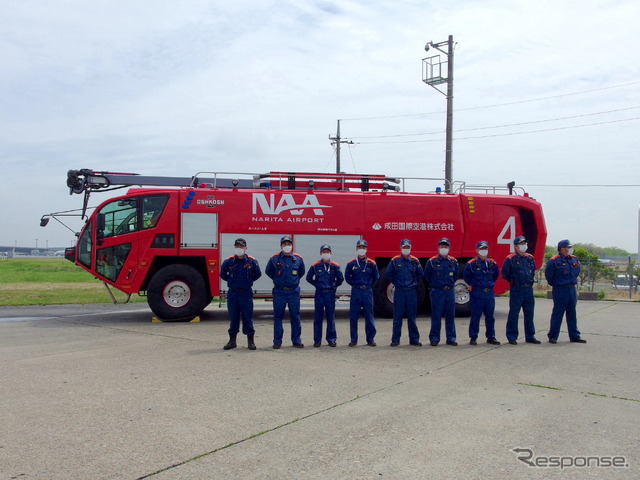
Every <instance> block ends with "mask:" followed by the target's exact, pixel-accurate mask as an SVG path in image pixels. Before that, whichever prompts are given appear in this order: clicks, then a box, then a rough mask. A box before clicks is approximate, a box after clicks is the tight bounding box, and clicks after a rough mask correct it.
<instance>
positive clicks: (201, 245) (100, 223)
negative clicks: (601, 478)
mask: <svg viewBox="0 0 640 480" xmlns="http://www.w3.org/2000/svg"><path fill="white" fill-rule="evenodd" d="M205 175H207V177H204V176H205ZM67 185H68V186H69V188H70V192H71V193H78V194H84V205H83V209H82V214H81V215H82V217H83V218H84V217H85V214H86V211H87V208H88V200H89V195H90V193H91V192H93V191H98V190H103V191H110V190H112V189H114V188H122V187H123V186H131V187H132V188H130V189H129V190H128V191H127V192H126V193H125V194H124V195H121V196H118V197H115V198H110V199H109V200H107V201H105V202H103V203H102V204H100V205H99V206H98V207H96V208H95V209H94V210H93V212H92V213H91V214H90V215H89V216H88V217H87V220H86V223H85V225H84V227H83V229H82V230H81V232H80V233H79V234H77V235H78V241H77V243H76V246H75V247H71V248H68V249H67V250H66V251H65V256H66V258H67V259H68V260H71V261H72V262H74V263H75V264H76V265H78V266H80V267H81V268H83V269H85V270H86V271H87V272H89V273H91V274H92V275H94V276H95V277H96V278H97V279H99V280H101V281H102V282H104V284H105V285H106V286H107V287H109V286H111V287H115V288H116V289H118V290H120V291H122V292H124V293H125V294H127V295H131V294H134V293H138V294H141V295H146V296H147V301H148V303H149V307H150V308H151V310H152V311H153V312H154V313H155V314H156V315H157V316H158V318H161V319H168V320H171V319H173V320H175V319H184V318H192V317H194V316H196V315H198V314H200V313H201V312H202V310H203V309H204V308H205V307H206V306H207V305H208V304H209V303H210V302H211V301H212V299H213V298H214V297H216V296H224V295H225V293H226V291H225V289H226V285H225V284H224V283H223V282H221V280H220V277H219V273H220V272H219V268H220V265H221V262H222V261H223V260H224V259H225V258H227V257H229V256H231V255H232V254H233V244H234V240H235V239H236V238H238V237H242V238H244V239H246V241H247V244H248V247H249V249H248V252H247V253H249V254H250V255H252V256H253V257H255V258H257V259H258V261H259V263H260V265H261V266H262V267H263V269H264V266H265V265H266V263H267V260H268V259H269V258H270V256H271V255H273V254H274V253H277V252H278V251H279V248H280V238H281V237H282V236H283V235H285V234H287V235H291V236H292V237H293V242H294V251H295V252H297V253H298V254H300V255H302V257H303V258H304V259H305V262H306V265H307V266H310V265H311V264H312V263H313V262H314V261H315V260H316V259H318V258H319V248H320V245H322V244H324V243H328V244H330V245H331V246H332V249H333V259H334V260H336V261H337V262H338V263H340V264H341V265H345V264H346V263H347V262H348V261H349V260H351V259H352V258H354V257H355V244H356V241H357V240H358V239H361V238H364V239H365V240H367V242H368V244H369V249H368V254H367V255H368V256H369V257H370V258H373V259H374V260H375V261H376V263H377V264H378V268H379V269H380V271H381V273H384V270H385V268H386V266H387V264H388V262H389V260H390V259H391V258H392V257H393V256H394V255H397V254H398V253H399V244H400V240H402V239H404V238H408V239H410V240H411V241H412V244H413V249H412V254H413V255H415V256H417V257H419V258H420V260H421V261H422V262H423V263H424V262H426V260H427V259H428V258H430V257H431V256H433V255H435V254H436V249H437V242H438V240H439V239H440V238H442V237H447V238H448V239H449V240H450V242H451V252H450V254H451V255H453V256H455V257H457V258H458V260H459V262H460V265H461V268H462V267H463V266H464V264H465V263H466V262H467V261H468V260H469V259H471V258H473V256H474V255H475V245H476V243H477V242H478V241H479V240H486V241H488V242H489V245H490V255H491V256H492V257H494V258H496V260H498V262H499V263H502V260H503V259H504V258H505V257H506V256H507V255H508V254H509V253H510V252H512V251H513V239H514V238H515V237H516V236H518V235H525V236H526V237H527V239H528V241H529V252H530V253H532V254H533V255H534V257H535V258H536V263H537V265H541V263H542V260H543V256H544V248H545V241H546V235H547V232H546V226H545V222H544V217H543V213H542V208H541V205H540V204H539V203H538V202H537V201H535V200H533V199H532V198H530V197H529V196H528V195H527V194H526V193H524V192H523V191H520V190H521V189H516V188H514V186H513V184H510V185H508V188H504V189H502V191H501V190H498V189H496V188H494V187H482V193H477V194H471V193H470V191H469V188H458V189H457V193H441V192H435V193H409V192H405V191H403V190H404V188H403V187H404V185H405V179H401V178H388V177H385V176H384V175H358V174H322V173H282V172H271V173H269V174H255V175H254V174H220V173H209V172H201V173H198V174H196V175H195V176H193V177H188V178H174V177H149V176H142V175H136V174H125V173H110V172H96V171H92V170H86V169H85V170H71V171H69V173H68V178H67ZM463 187H464V185H463ZM62 213H64V214H66V213H65V212H61V213H58V214H56V213H53V214H49V215H45V216H44V217H43V220H42V222H41V225H43V226H44V225H46V222H47V221H48V219H49V217H56V216H60V215H61V214H62ZM303 283H304V282H303ZM301 287H302V295H309V296H311V295H313V288H312V287H311V285H301ZM421 287H422V288H420V290H419V295H420V301H421V302H423V301H424V302H425V303H427V302H428V295H425V288H424V285H423V286H421ZM508 287H509V285H508V284H507V283H506V282H504V281H502V280H500V281H499V282H498V283H497V284H496V293H497V294H501V293H504V292H505V291H507V290H508ZM271 288H272V285H271V281H270V279H269V278H268V277H266V275H263V277H262V278H261V279H259V280H258V281H257V282H256V283H255V284H254V289H255V294H256V296H270V294H271ZM348 292H349V287H348V286H347V285H343V286H342V287H341V288H340V289H339V290H338V292H337V293H338V295H343V294H348ZM127 298H128V297H127ZM374 298H375V306H376V312H377V314H378V315H380V316H389V315H390V314H391V311H392V308H393V304H392V301H393V286H392V285H390V284H389V282H388V281H386V279H385V277H384V275H381V279H380V281H379V282H378V283H377V284H376V285H375V295H374ZM456 303H457V313H458V314H463V315H464V314H468V310H469V289H468V286H467V285H466V284H465V283H464V281H463V280H462V279H461V278H460V279H459V280H458V282H457V284H456Z"/></svg>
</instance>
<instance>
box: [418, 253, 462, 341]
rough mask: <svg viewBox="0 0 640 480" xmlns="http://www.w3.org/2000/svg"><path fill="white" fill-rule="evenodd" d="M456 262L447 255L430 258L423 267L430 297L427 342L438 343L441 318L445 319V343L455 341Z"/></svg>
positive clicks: (457, 269) (457, 270) (457, 268)
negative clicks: (429, 323)
mask: <svg viewBox="0 0 640 480" xmlns="http://www.w3.org/2000/svg"><path fill="white" fill-rule="evenodd" d="M458 272H459V267H458V260H456V259H455V258H454V257H452V256H450V255H447V256H446V257H443V256H442V255H436V256H434V257H431V258H430V259H429V260H428V261H427V263H426V265H425V266H424V279H425V280H426V281H427V282H428V284H429V294H430V296H431V331H430V332H429V341H430V342H431V343H440V330H441V328H442V316H443V315H444V317H445V332H446V335H447V343H452V342H455V341H456V324H455V316H456V297H455V289H454V287H455V283H456V280H457V279H458Z"/></svg>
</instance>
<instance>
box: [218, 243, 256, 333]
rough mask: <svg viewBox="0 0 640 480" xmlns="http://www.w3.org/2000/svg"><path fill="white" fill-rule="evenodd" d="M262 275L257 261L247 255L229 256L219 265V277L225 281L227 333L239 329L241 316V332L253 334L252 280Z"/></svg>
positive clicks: (236, 331)
mask: <svg viewBox="0 0 640 480" xmlns="http://www.w3.org/2000/svg"><path fill="white" fill-rule="evenodd" d="M261 276H262V272H261V271H260V266H259V265H258V261H257V260H256V259H255V258H253V257H250V256H249V255H243V256H242V257H237V256H235V255H234V256H233V257H229V258H227V259H226V260H225V261H224V262H222V266H221V267H220V278H221V279H222V280H224V281H225V282H227V286H228V290H229V292H228V294H227V310H228V311H229V318H230V319H231V325H230V326H229V334H234V333H235V334H237V333H238V332H239V331H240V317H241V316H242V333H243V334H245V335H253V334H254V333H255V330H254V329H253V290H252V289H251V287H252V286H253V282H255V281H256V280H258V279H259V278H260V277H261Z"/></svg>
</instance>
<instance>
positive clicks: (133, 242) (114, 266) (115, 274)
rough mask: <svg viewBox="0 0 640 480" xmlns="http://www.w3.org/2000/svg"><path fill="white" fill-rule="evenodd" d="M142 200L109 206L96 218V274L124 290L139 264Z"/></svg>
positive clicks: (132, 199) (123, 201)
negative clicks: (139, 205) (139, 206)
mask: <svg viewBox="0 0 640 480" xmlns="http://www.w3.org/2000/svg"><path fill="white" fill-rule="evenodd" d="M138 202H139V200H138V198H135V197H132V198H121V199H117V200H114V201H112V202H109V203H107V204H105V205H104V206H103V207H102V208H101V209H100V211H99V212H97V215H96V250H95V252H96V253H95V255H96V256H95V267H94V268H95V273H96V275H97V276H99V277H101V278H102V279H104V280H106V281H108V282H109V283H112V284H114V285H115V284H117V285H118V286H120V287H122V286H123V285H129V284H130V283H131V281H132V279H133V276H134V273H135V271H136V266H137V263H138V231H139V229H140V221H141V219H140V215H139V211H138Z"/></svg>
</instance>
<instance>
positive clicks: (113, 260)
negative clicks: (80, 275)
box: [96, 243, 131, 282]
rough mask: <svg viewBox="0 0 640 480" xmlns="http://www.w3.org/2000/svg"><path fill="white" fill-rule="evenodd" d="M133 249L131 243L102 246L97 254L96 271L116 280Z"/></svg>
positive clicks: (113, 280)
mask: <svg viewBox="0 0 640 480" xmlns="http://www.w3.org/2000/svg"><path fill="white" fill-rule="evenodd" d="M130 251H131V244H130V243H125V244H124V245H115V246H113V247H108V248H102V249H100V250H98V251H97V255H96V273H97V274H98V275H102V276H103V277H104V278H106V279H108V280H111V281H112V282H115V281H116V279H117V278H118V275H119V274H120V270H122V267H123V266H124V263H125V262H126V260H127V257H128V256H129V252H130Z"/></svg>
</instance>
